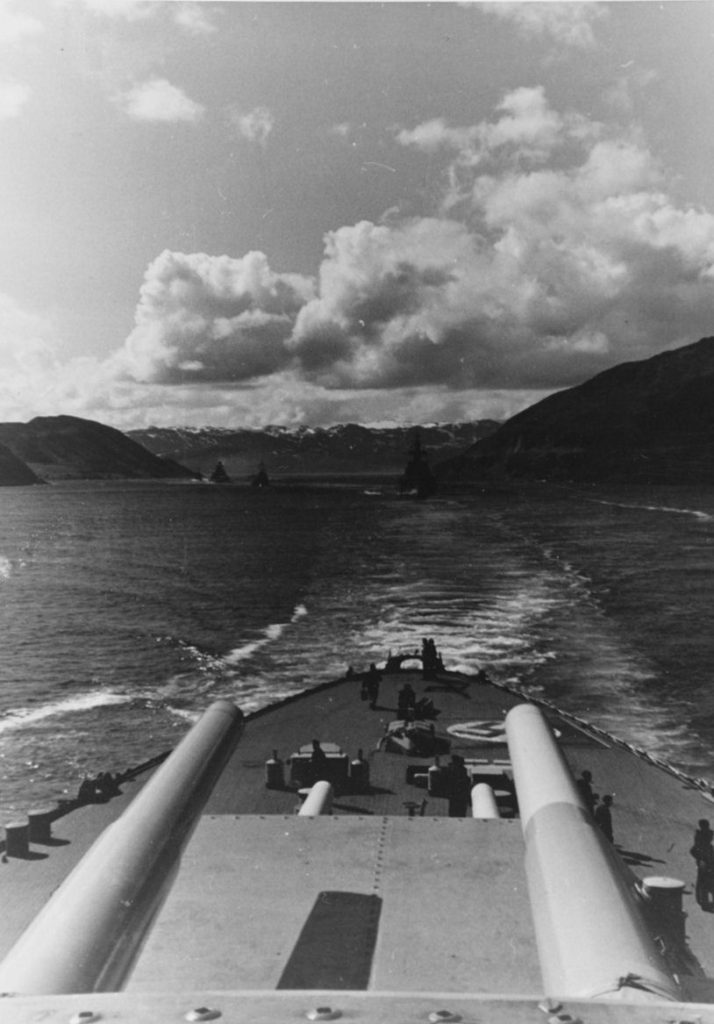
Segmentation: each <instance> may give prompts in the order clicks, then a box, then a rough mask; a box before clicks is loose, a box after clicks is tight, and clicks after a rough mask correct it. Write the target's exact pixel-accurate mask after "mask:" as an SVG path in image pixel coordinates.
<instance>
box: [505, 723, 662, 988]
mask: <svg viewBox="0 0 714 1024" xmlns="http://www.w3.org/2000/svg"><path fill="white" fill-rule="evenodd" d="M506 734H507V737H508V747H509V750H510V754H511V761H512V764H513V775H514V781H515V784H516V792H517V794H518V803H519V807H520V813H521V824H522V829H523V835H524V839H525V844H526V877H527V881H528V891H529V896H530V901H531V910H532V913H533V920H534V924H535V931H536V941H537V945H538V955H539V959H540V965H541V973H542V975H543V983H544V986H545V990H546V993H547V994H549V995H554V996H555V995H557V996H560V997H569V998H576V997H577V998H580V999H595V998H598V997H600V998H605V999H622V1000H627V1001H638V1002H646V1001H650V1000H661V999H680V998H681V994H680V992H679V987H678V985H677V983H676V981H675V980H674V978H673V977H672V976H671V975H670V973H669V971H668V970H667V967H666V965H665V964H664V961H663V959H662V957H661V955H660V953H659V951H658V949H657V947H656V946H655V944H654V941H653V938H652V936H651V935H650V933H649V931H648V929H647V925H646V923H645V920H644V918H643V916H642V913H641V911H640V906H639V902H638V897H637V894H636V892H635V890H634V885H633V880H632V879H631V878H629V877H628V876H627V874H626V873H625V869H624V866H623V865H622V864H621V862H620V861H619V859H618V857H617V855H616V854H615V852H614V851H613V849H612V847H611V846H610V844H609V842H608V840H607V839H606V838H605V836H604V835H603V833H602V832H601V830H600V829H599V828H598V826H597V825H596V824H595V822H594V821H593V820H592V817H591V815H590V814H589V812H588V811H587V809H586V808H585V806H584V805H583V802H582V800H581V798H580V795H579V793H578V789H577V787H576V785H575V782H574V780H573V778H572V775H571V774H570V771H569V769H568V767H567V765H566V763H565V760H564V758H563V755H562V753H561V751H560V748H559V747H558V746H557V744H556V742H555V740H554V738H553V735H552V733H551V730H550V728H549V726H548V725H547V723H546V721H545V719H544V718H543V716H542V714H541V712H540V711H539V710H538V708H536V707H535V706H534V705H532V704H520V705H518V706H517V707H515V708H513V709H512V710H511V711H510V712H509V713H508V715H507V717H506Z"/></svg>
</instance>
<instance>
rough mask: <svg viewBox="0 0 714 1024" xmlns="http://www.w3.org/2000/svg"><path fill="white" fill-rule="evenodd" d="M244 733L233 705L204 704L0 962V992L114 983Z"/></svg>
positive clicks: (92, 988)
mask: <svg viewBox="0 0 714 1024" xmlns="http://www.w3.org/2000/svg"><path fill="white" fill-rule="evenodd" d="M242 731H243V715H242V713H241V712H240V711H239V710H238V708H237V707H235V705H234V704H231V703H230V702H228V701H216V702H215V703H214V704H212V705H211V706H210V707H209V708H208V710H207V711H206V712H205V713H204V715H203V716H202V718H201V719H200V720H199V721H198V722H197V723H196V725H194V726H193V728H192V729H191V730H190V732H189V733H188V734H187V735H186V736H185V737H184V739H183V740H182V741H181V743H180V744H179V745H178V747H177V748H176V750H175V751H174V752H173V753H172V754H171V756H170V757H169V758H168V759H167V760H166V761H165V762H164V763H163V765H162V766H161V767H160V768H159V770H158V771H157V772H156V774H155V775H154V776H153V778H152V779H150V780H149V782H148V783H147V784H146V786H145V787H144V788H143V789H142V790H141V791H140V793H139V794H138V795H137V796H136V798H135V799H134V800H133V801H132V803H131V804H130V805H129V807H128V808H127V809H126V811H125V812H124V813H123V814H122V816H121V817H120V818H118V819H117V821H116V822H114V824H112V825H110V826H109V828H107V829H106V830H105V831H104V832H103V833H102V834H101V835H100V837H99V838H98V839H97V840H96V842H95V843H94V845H93V846H92V847H91V848H90V849H89V850H88V852H87V853H86V854H85V856H84V857H83V858H82V860H81V861H80V862H79V863H78V864H77V866H76V868H75V869H74V871H73V872H72V873H71V875H69V877H68V878H67V879H66V881H65V882H64V883H63V884H62V885H61V886H60V888H59V889H58V890H57V892H56V893H55V894H54V896H53V897H52V899H51V900H49V902H48V903H47V904H46V905H45V907H44V908H43V910H42V911H41V912H40V913H39V914H38V915H37V917H35V919H34V920H33V921H32V922H31V924H30V926H29V927H28V928H27V930H26V931H25V932H24V934H23V935H22V936H21V937H20V938H19V939H18V941H17V942H16V943H15V945H14V946H13V948H12V949H11V950H10V952H9V953H8V954H7V956H6V957H5V959H4V960H3V962H2V964H0V991H2V992H11V993H21V994H25V995H40V994H58V993H73V992H97V991H100V992H108V991H116V990H117V989H119V988H120V987H121V985H122V983H123V982H124V980H125V979H126V978H127V976H128V974H129V972H130V971H131V968H132V965H133V963H134V960H135V958H136V955H137V953H138V951H139V948H140V945H141V942H142V939H143V938H144V937H145V935H146V933H147V931H148V930H149V928H150V926H151V923H152V921H153V919H154V916H155V914H156V912H157V910H158V908H159V907H160V905H161V903H162V902H163V900H164V899H165V897H166V894H167V893H168V891H169V889H170V887H171V883H172V881H173V879H174V877H175V875H176V872H177V870H178V864H179V860H180V857H181V853H182V850H183V848H184V846H185V844H186V842H187V841H188V838H189V836H190V834H191V832H192V831H193V828H194V826H195V824H196V823H197V821H198V818H199V816H200V814H201V811H202V809H203V807H204V805H205V803H206V800H207V799H208V797H209V795H210V793H211V790H212V789H213V787H214V785H215V783H216V781H217V780H218V778H219V776H220V774H221V772H222V770H223V768H224V767H225V764H226V763H227V761H228V759H229V758H230V756H231V754H232V753H233V751H234V749H235V747H236V744H237V743H238V740H239V739H240V736H241V733H242Z"/></svg>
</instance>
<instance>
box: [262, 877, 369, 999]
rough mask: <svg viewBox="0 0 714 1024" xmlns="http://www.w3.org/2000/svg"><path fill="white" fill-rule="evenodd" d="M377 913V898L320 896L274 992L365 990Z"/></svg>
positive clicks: (338, 894) (329, 893)
mask: <svg viewBox="0 0 714 1024" xmlns="http://www.w3.org/2000/svg"><path fill="white" fill-rule="evenodd" d="M381 909H382V901H381V899H380V898H379V896H373V895H366V894H364V893H358V892H336V891H325V892H321V893H319V894H318V897H317V899H316V900H315V903H314V904H313V907H312V910H311V911H310V914H309V915H308V918H307V921H306V922H305V924H304V926H303V929H302V931H301V932H300V935H299V937H298V940H297V942H296V943H295V946H294V948H293V951H292V953H291V954H290V957H289V959H288V962H287V964H286V965H285V969H284V971H283V973H282V975H281V977H280V980H279V981H278V985H277V987H278V988H279V989H280V988H286V989H351V990H353V991H357V990H359V989H366V988H367V985H368V984H369V976H370V972H371V969H372V958H373V956H374V948H375V943H376V941H377V931H378V928H379V915H380V912H381Z"/></svg>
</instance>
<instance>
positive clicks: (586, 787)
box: [575, 768, 595, 814]
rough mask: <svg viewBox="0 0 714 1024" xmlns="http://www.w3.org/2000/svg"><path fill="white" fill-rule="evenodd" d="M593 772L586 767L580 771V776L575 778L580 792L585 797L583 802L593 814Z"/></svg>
mask: <svg viewBox="0 0 714 1024" xmlns="http://www.w3.org/2000/svg"><path fill="white" fill-rule="evenodd" d="M592 781H593V777H592V773H591V772H589V771H588V770H587V768H586V769H585V771H582V772H581V773H580V778H579V779H576V780H575V784H576V786H577V787H578V792H579V793H580V796H581V797H582V798H583V803H584V804H585V806H586V807H587V809H588V810H589V811H590V813H591V814H592V813H593V811H594V809H595V799H594V797H593V787H592Z"/></svg>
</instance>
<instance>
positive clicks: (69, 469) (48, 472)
mask: <svg viewBox="0 0 714 1024" xmlns="http://www.w3.org/2000/svg"><path fill="white" fill-rule="evenodd" d="M0 445H1V446H3V449H4V450H5V451H7V452H9V453H10V455H11V456H12V459H13V460H14V461H13V463H12V466H11V465H10V463H8V465H7V469H6V467H5V464H4V463H0V485H5V486H10V485H15V484H18V483H42V482H47V481H54V480H117V479H118V480H125V479H144V478H156V477H158V478H165V477H179V478H180V477H185V478H189V477H191V476H193V475H194V474H192V473H191V471H190V470H188V469H186V467H184V466H180V465H178V464H176V463H172V462H170V461H168V460H166V459H161V458H158V457H157V456H156V455H154V454H153V453H152V452H149V451H148V450H147V449H145V448H143V447H142V446H141V445H139V444H137V443H136V442H135V441H133V440H132V439H131V438H129V437H127V436H126V435H125V434H123V433H122V432H121V431H120V430H116V429H115V428H114V427H108V426H105V425H104V424H103V423H98V422H96V421H95V420H86V419H81V418H80V417H78V416H36V417H35V418H34V419H32V420H30V421H29V423H14V422H13V423H0ZM20 466H24V469H25V470H26V472H25V473H22V474H20V471H19V467H20ZM28 474H31V475H29V476H28Z"/></svg>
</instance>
